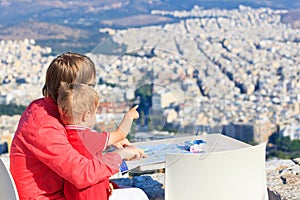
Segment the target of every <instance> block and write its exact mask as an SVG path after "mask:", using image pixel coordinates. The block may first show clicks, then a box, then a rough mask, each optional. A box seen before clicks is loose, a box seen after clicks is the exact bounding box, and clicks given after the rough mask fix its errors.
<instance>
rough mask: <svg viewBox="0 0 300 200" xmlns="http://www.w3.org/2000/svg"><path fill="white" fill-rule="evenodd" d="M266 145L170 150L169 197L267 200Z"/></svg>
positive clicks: (168, 163)
mask: <svg viewBox="0 0 300 200" xmlns="http://www.w3.org/2000/svg"><path fill="white" fill-rule="evenodd" d="M265 149H266V144H261V145H257V146H250V147H245V148H241V149H237V150H230V151H221V152H210V153H208V154H207V155H202V156H200V155H199V154H185V155H180V154H167V156H166V179H165V199H166V200H186V199H189V200H194V199H195V200H198V199H205V200H241V199H242V200H267V199H268V194H267V184H266V172H265Z"/></svg>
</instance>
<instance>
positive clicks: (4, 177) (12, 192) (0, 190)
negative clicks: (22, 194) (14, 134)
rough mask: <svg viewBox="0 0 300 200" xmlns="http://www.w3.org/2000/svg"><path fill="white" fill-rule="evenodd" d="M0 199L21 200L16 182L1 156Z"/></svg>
mask: <svg viewBox="0 0 300 200" xmlns="http://www.w3.org/2000/svg"><path fill="white" fill-rule="evenodd" d="M0 200H19V195H18V193H17V188H16V185H15V182H14V180H13V178H12V176H11V174H10V171H9V170H7V168H6V167H5V165H4V163H3V161H2V159H1V158H0Z"/></svg>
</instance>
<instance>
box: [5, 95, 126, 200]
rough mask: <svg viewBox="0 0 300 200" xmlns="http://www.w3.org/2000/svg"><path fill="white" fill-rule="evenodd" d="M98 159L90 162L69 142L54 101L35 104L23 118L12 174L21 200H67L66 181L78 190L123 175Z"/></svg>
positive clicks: (13, 148)
mask: <svg viewBox="0 0 300 200" xmlns="http://www.w3.org/2000/svg"><path fill="white" fill-rule="evenodd" d="M113 155H114V156H113V157H107V160H109V159H112V160H111V161H112V163H115V167H112V166H108V165H107V164H105V163H103V162H102V161H101V160H99V159H97V158H93V159H88V158H86V157H84V156H83V155H81V154H80V153H79V152H78V151H76V150H75V149H74V148H73V147H72V146H71V144H70V143H69V141H68V138H67V133H66V130H65V128H64V126H63V125H62V123H61V121H60V119H59V113H58V109H57V105H56V104H55V103H54V101H53V100H52V99H51V98H42V99H38V100H35V101H34V102H32V103H31V104H30V105H29V106H28V107H27V109H26V110H25V111H24V113H23V114H22V116H21V119H20V121H19V125H18V128H17V131H16V133H15V136H14V138H13V141H12V145H11V151H10V171H11V174H12V176H13V178H14V181H15V183H16V186H17V190H18V193H19V196H20V199H21V200H23V199H65V197H64V194H63V184H64V179H65V180H67V181H69V182H71V183H72V184H74V185H75V186H76V187H77V188H78V189H83V188H86V187H90V186H91V185H94V184H96V183H98V182H100V181H102V180H104V179H106V178H107V177H108V176H111V175H113V174H115V173H116V172H118V171H119V164H120V163H121V157H120V156H119V155H117V154H113Z"/></svg>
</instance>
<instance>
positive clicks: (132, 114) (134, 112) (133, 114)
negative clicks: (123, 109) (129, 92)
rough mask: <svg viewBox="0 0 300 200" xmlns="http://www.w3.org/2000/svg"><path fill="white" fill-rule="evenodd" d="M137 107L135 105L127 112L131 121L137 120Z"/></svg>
mask: <svg viewBox="0 0 300 200" xmlns="http://www.w3.org/2000/svg"><path fill="white" fill-rule="evenodd" d="M138 107H139V105H136V106H134V107H133V108H131V109H130V110H129V111H128V112H127V113H128V114H129V116H130V117H131V118H132V119H138V118H139V117H140V115H139V113H138V111H137V110H136V109H137V108H138Z"/></svg>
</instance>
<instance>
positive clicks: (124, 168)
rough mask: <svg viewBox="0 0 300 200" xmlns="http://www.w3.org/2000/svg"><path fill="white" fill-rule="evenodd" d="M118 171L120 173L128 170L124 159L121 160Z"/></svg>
mask: <svg viewBox="0 0 300 200" xmlns="http://www.w3.org/2000/svg"><path fill="white" fill-rule="evenodd" d="M120 171H121V172H122V173H123V172H126V171H128V166H127V164H126V162H125V161H124V160H122V163H121V165H120Z"/></svg>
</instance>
